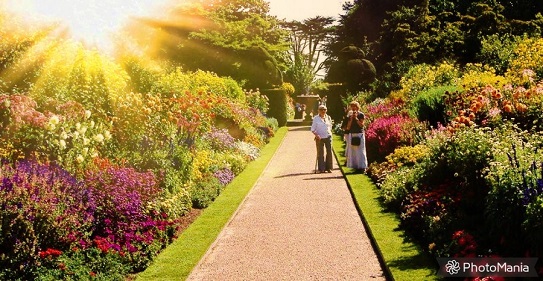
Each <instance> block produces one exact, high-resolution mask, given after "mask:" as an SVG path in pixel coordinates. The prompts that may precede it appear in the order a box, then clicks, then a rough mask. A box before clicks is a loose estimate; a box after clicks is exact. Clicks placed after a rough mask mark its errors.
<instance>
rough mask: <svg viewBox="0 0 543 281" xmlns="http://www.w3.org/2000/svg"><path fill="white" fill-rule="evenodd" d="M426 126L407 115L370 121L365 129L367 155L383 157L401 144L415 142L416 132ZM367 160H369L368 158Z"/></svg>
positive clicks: (377, 157) (375, 157)
mask: <svg viewBox="0 0 543 281" xmlns="http://www.w3.org/2000/svg"><path fill="white" fill-rule="evenodd" d="M425 128H426V126H425V125H424V124H423V123H420V122H419V121H418V120H416V119H414V118H411V117H409V116H407V115H393V116H386V117H380V118H377V119H375V120H373V122H371V123H370V125H369V126H368V128H367V130H366V149H367V151H368V157H372V158H373V159H374V160H376V159H377V160H378V159H383V158H384V157H385V156H386V155H388V154H390V153H392V152H393V151H394V149H396V148H397V147H399V146H402V145H413V144H415V143H416V142H417V133H418V132H422V131H423V130H424V129H425ZM368 161H370V162H371V160H370V159H368Z"/></svg>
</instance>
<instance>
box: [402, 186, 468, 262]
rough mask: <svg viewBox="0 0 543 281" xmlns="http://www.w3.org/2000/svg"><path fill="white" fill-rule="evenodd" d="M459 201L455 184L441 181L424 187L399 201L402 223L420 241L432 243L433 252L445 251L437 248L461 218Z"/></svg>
mask: <svg viewBox="0 0 543 281" xmlns="http://www.w3.org/2000/svg"><path fill="white" fill-rule="evenodd" d="M461 200H462V198H461V190H460V189H458V188H457V183H453V182H444V183H442V184H439V185H436V186H424V187H421V188H420V189H419V190H417V191H414V192H411V193H409V194H408V195H407V197H406V199H405V201H404V202H403V204H402V207H401V212H400V218H401V225H402V226H403V228H405V229H406V230H407V231H409V232H410V233H411V235H413V237H414V238H416V239H417V240H419V242H420V243H421V244H423V245H424V244H426V245H430V244H432V243H434V245H437V246H434V248H433V251H434V252H439V253H441V254H445V253H446V252H445V253H444V251H443V249H442V248H441V249H440V247H441V246H442V245H443V244H445V243H447V242H448V240H449V239H450V233H451V232H452V231H453V229H454V226H455V224H457V223H458V220H460V219H462V218H459V217H458V216H459V215H461V213H459V211H458V204H459V203H460V201H461Z"/></svg>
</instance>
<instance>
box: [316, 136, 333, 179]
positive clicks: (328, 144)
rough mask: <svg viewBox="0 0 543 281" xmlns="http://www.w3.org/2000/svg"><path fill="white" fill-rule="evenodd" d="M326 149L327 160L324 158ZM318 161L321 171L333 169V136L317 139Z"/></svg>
mask: <svg viewBox="0 0 543 281" xmlns="http://www.w3.org/2000/svg"><path fill="white" fill-rule="evenodd" d="M324 149H326V162H325V159H324ZM317 162H318V165H319V171H325V170H332V138H331V137H329V138H326V139H320V140H317Z"/></svg>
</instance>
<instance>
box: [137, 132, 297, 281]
mask: <svg viewBox="0 0 543 281" xmlns="http://www.w3.org/2000/svg"><path fill="white" fill-rule="evenodd" d="M287 131H288V128H287V127H281V128H279V130H277V132H276V133H275V136H274V137H273V138H272V139H271V141H270V142H269V143H268V144H267V145H266V146H265V147H264V148H263V149H262V151H261V152H260V157H258V158H257V159H256V160H255V161H253V162H251V163H249V165H248V166H247V167H246V168H245V170H243V172H242V173H241V174H239V175H238V176H237V177H235V178H234V180H233V181H232V182H231V183H230V184H229V185H228V186H227V187H226V188H225V189H224V190H223V192H222V193H221V194H220V195H219V196H218V197H217V198H216V199H215V201H214V202H213V203H212V204H211V205H210V206H209V207H207V208H206V209H205V210H204V211H203V212H202V214H201V215H200V216H199V217H198V218H197V219H196V221H194V222H193V223H192V224H191V225H190V226H189V227H188V228H187V229H186V230H185V231H183V233H181V235H180V236H179V237H178V238H177V239H176V240H175V241H174V242H173V243H172V244H170V245H169V246H168V247H167V248H166V249H164V251H163V252H161V253H160V254H159V255H158V256H157V257H156V258H155V260H154V261H153V263H152V264H151V266H149V267H148V268H147V269H146V270H145V271H143V272H141V273H139V274H138V275H137V278H136V280H138V281H139V280H141V281H145V280H152V281H157V280H185V279H186V278H187V276H188V275H189V274H190V272H191V271H192V269H193V268H194V266H196V264H198V262H199V261H200V259H201V258H202V257H203V255H204V254H205V253H206V251H207V249H208V248H209V246H210V245H211V244H212V243H213V242H214V241H215V239H216V238H217V236H218V235H219V233H220V232H221V230H222V229H223V227H224V225H225V224H226V223H227V222H228V221H229V219H230V218H231V217H232V215H233V214H234V213H235V212H236V210H237V209H238V206H239V205H240V204H241V202H243V200H244V198H245V197H246V195H247V194H248V193H249V191H250V190H251V188H252V187H253V185H254V184H255V183H256V181H257V180H258V178H259V177H260V174H261V173H262V171H263V170H264V168H266V166H267V165H268V163H269V162H270V160H271V158H272V156H273V154H274V153H275V151H276V150H277V148H278V147H279V146H280V144H281V142H282V141H283V139H284V137H285V135H286V133H287Z"/></svg>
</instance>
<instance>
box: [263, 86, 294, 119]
mask: <svg viewBox="0 0 543 281" xmlns="http://www.w3.org/2000/svg"><path fill="white" fill-rule="evenodd" d="M261 93H262V94H264V95H265V96H267V97H268V100H269V109H268V112H267V116H268V117H272V118H275V119H277V123H278V125H279V127H283V126H285V125H286V124H287V119H288V108H287V107H288V100H287V94H286V92H285V90H284V89H266V90H261Z"/></svg>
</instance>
